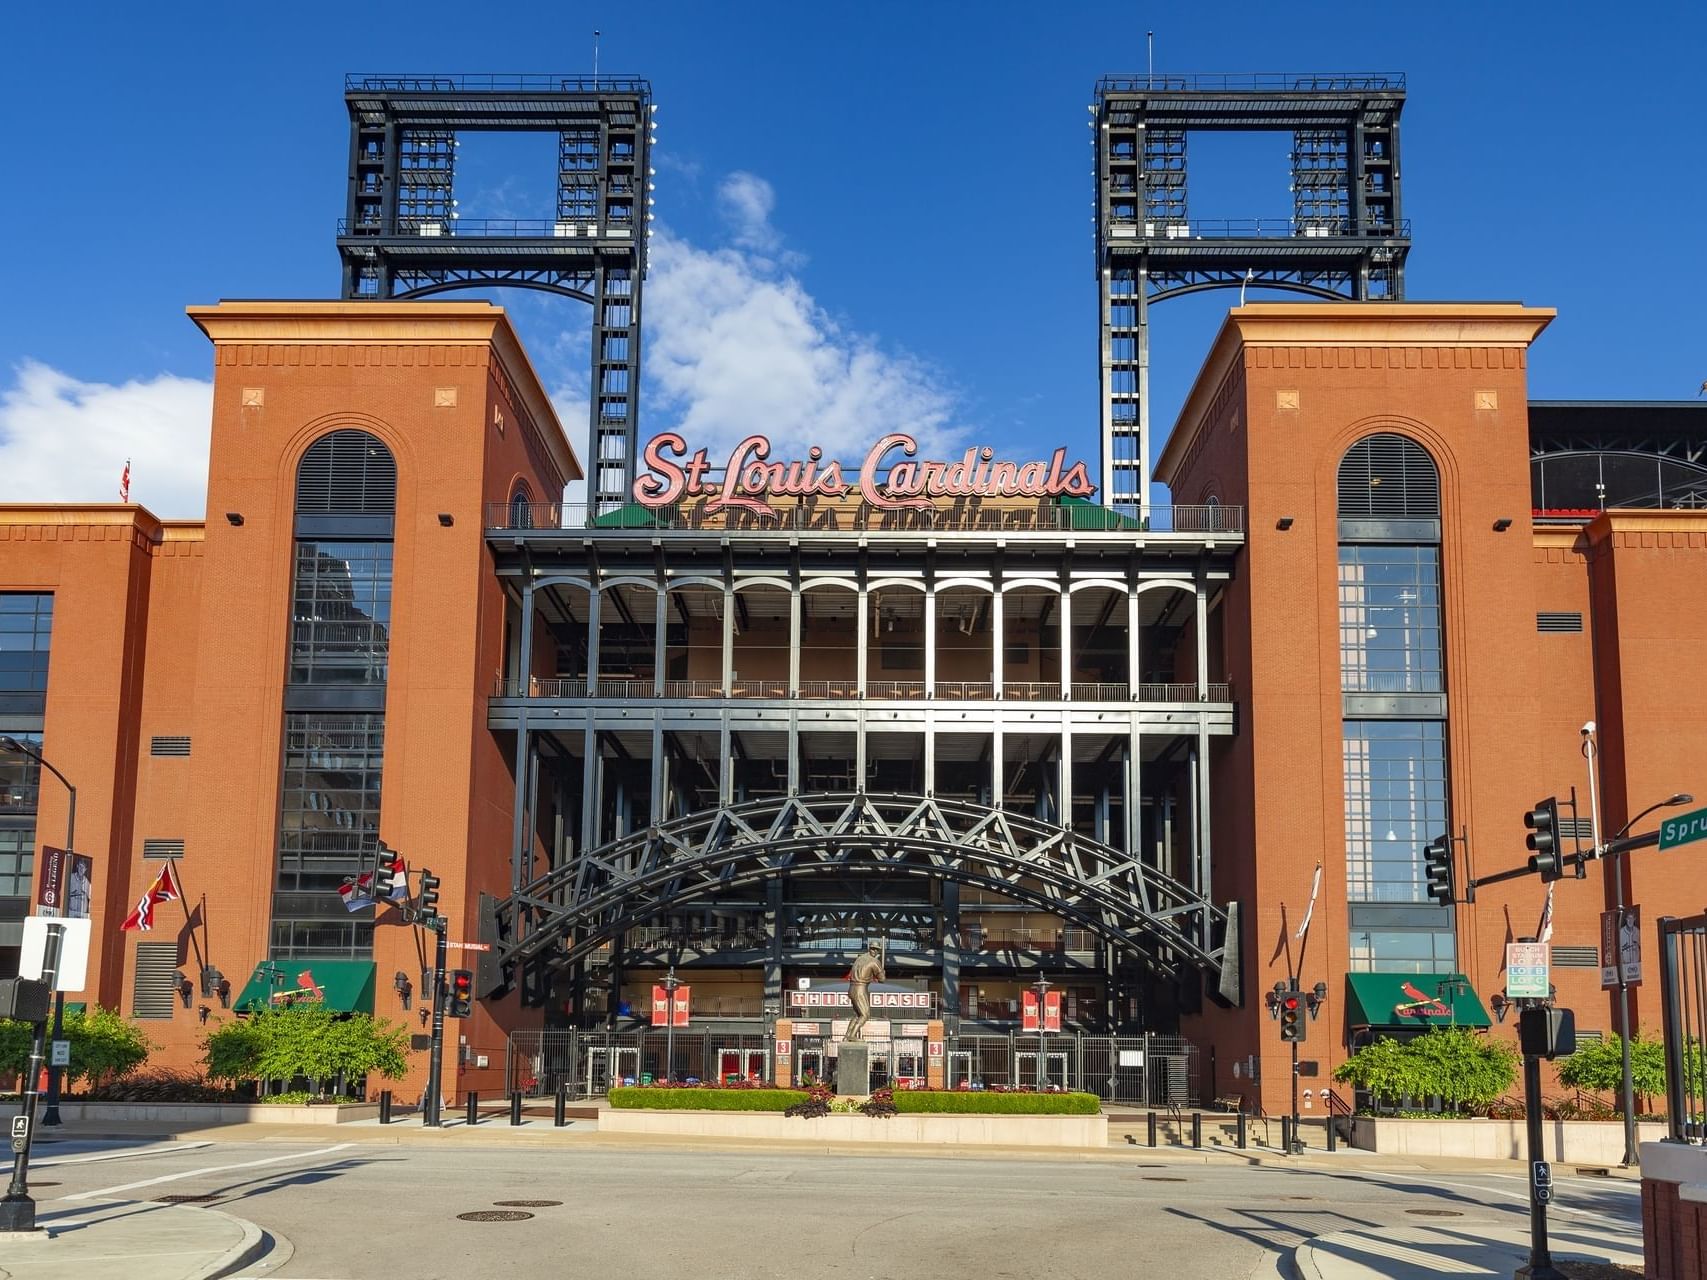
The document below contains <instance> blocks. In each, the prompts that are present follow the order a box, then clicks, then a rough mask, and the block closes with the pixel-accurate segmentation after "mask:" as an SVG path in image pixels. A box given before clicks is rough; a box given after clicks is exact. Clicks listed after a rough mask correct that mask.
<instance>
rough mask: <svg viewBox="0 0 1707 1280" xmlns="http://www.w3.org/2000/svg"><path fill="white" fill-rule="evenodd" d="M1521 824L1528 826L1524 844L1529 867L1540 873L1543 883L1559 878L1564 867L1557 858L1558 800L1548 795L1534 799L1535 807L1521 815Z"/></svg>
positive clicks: (1562, 873)
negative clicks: (1528, 850)
mask: <svg viewBox="0 0 1707 1280" xmlns="http://www.w3.org/2000/svg"><path fill="white" fill-rule="evenodd" d="M1523 825H1524V826H1526V827H1528V828H1529V835H1528V836H1527V837H1526V838H1525V839H1524V842H1523V843H1524V844H1526V845H1528V846H1529V849H1530V854H1529V869H1530V870H1531V871H1537V872H1540V874H1541V879H1542V881H1543V882H1545V883H1551V882H1552V881H1554V880H1558V879H1560V878H1561V877H1562V876H1563V875H1564V874H1565V868H1564V866H1563V865H1562V863H1561V861H1560V858H1559V800H1558V797H1556V796H1548V797H1547V798H1546V799H1545V800H1538V801H1536V804H1535V807H1534V808H1533V809H1531V810H1530V811H1529V812H1528V813H1526V814H1524V815H1523Z"/></svg>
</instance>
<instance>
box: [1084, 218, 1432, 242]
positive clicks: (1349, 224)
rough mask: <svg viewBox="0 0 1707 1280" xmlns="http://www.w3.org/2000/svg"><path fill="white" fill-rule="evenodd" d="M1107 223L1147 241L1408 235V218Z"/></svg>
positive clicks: (1121, 220)
mask: <svg viewBox="0 0 1707 1280" xmlns="http://www.w3.org/2000/svg"><path fill="white" fill-rule="evenodd" d="M1108 221H1109V227H1110V229H1111V230H1113V229H1116V228H1127V227H1130V228H1132V229H1133V231H1134V232H1135V231H1136V230H1137V229H1138V227H1139V226H1140V225H1142V227H1143V238H1145V239H1147V240H1296V239H1304V240H1309V239H1313V238H1316V237H1322V238H1343V237H1362V238H1369V237H1371V236H1375V237H1381V238H1383V239H1391V238H1395V237H1396V238H1398V239H1401V240H1408V239H1410V235H1411V220H1410V219H1409V218H1403V219H1401V220H1400V221H1398V222H1396V223H1395V222H1386V221H1382V220H1381V219H1378V218H1373V217H1367V216H1366V217H1365V218H1364V221H1363V225H1362V226H1361V227H1359V226H1358V225H1357V224H1355V223H1354V222H1353V221H1352V220H1351V219H1350V218H1304V219H1297V220H1295V219H1292V218H1192V219H1190V220H1188V221H1174V220H1170V219H1167V218H1152V217H1142V216H1140V215H1139V214H1137V213H1136V212H1134V213H1131V214H1121V213H1110V215H1109V220H1108ZM1128 234H1131V232H1128Z"/></svg>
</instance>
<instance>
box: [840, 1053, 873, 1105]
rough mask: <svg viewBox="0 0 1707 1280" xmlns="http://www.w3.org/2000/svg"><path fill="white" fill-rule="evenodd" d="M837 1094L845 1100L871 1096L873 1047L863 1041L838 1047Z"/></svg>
mask: <svg viewBox="0 0 1707 1280" xmlns="http://www.w3.org/2000/svg"><path fill="white" fill-rule="evenodd" d="M836 1093H837V1094H838V1095H839V1096H841V1097H843V1098H867V1097H870V1096H871V1046H870V1045H868V1044H866V1043H865V1042H864V1041H863V1040H844V1041H842V1042H841V1044H839V1045H837V1046H836Z"/></svg>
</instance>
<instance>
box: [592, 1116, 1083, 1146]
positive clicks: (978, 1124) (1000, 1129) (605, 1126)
mask: <svg viewBox="0 0 1707 1280" xmlns="http://www.w3.org/2000/svg"><path fill="white" fill-rule="evenodd" d="M599 1132H600V1133H644V1134H652V1135H655V1136H656V1135H669V1136H672V1137H684V1138H736V1139H741V1138H751V1139H757V1140H760V1141H764V1142H920V1143H926V1142H928V1143H935V1144H938V1145H948V1146H993V1147H1106V1146H1107V1145H1108V1117H1107V1116H1102V1115H1095V1116H953V1115H900V1116H890V1117H888V1118H887V1119H879V1118H877V1117H874V1116H857V1115H855V1116H844V1115H828V1116H818V1117H817V1118H815V1119H811V1120H797V1119H791V1118H789V1117H787V1116H784V1115H782V1114H780V1113H774V1112H762V1111H619V1110H617V1109H616V1108H614V1107H613V1108H611V1109H609V1110H607V1111H601V1112H600V1113H599Z"/></svg>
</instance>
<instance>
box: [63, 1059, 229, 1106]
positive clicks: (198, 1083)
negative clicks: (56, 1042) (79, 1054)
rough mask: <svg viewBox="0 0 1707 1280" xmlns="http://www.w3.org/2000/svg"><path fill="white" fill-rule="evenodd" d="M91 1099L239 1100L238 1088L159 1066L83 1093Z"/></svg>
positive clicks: (158, 1100)
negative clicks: (213, 1082)
mask: <svg viewBox="0 0 1707 1280" xmlns="http://www.w3.org/2000/svg"><path fill="white" fill-rule="evenodd" d="M83 1096H84V1097H85V1098H87V1099H88V1100H89V1101H91V1102H238V1101H241V1096H240V1095H239V1094H238V1092H237V1091H236V1090H235V1089H230V1088H225V1087H223V1086H221V1085H217V1084H212V1083H210V1082H208V1081H207V1080H205V1079H203V1078H202V1077H201V1076H199V1075H197V1074H196V1073H195V1072H193V1071H182V1070H178V1069H176V1068H173V1067H156V1068H154V1069H153V1070H152V1071H134V1072H131V1073H130V1074H129V1075H124V1076H120V1077H119V1078H118V1079H117V1080H114V1081H112V1082H111V1083H109V1084H105V1085H102V1086H100V1087H99V1088H95V1089H91V1090H89V1092H88V1093H86V1094H84V1095H83Z"/></svg>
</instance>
